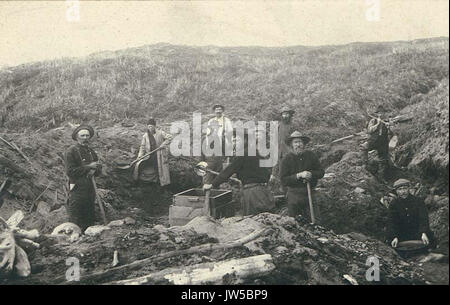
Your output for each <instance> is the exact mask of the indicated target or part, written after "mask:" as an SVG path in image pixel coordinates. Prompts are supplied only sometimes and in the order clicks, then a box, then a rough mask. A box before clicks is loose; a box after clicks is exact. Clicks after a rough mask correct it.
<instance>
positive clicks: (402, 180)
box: [394, 178, 411, 189]
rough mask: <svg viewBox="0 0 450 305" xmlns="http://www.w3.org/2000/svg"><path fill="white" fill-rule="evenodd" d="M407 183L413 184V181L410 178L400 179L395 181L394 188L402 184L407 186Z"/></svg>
mask: <svg viewBox="0 0 450 305" xmlns="http://www.w3.org/2000/svg"><path fill="white" fill-rule="evenodd" d="M405 185H411V181H409V180H408V179H403V178H401V179H398V180H397V181H395V182H394V189H398V188H399V187H401V186H405Z"/></svg>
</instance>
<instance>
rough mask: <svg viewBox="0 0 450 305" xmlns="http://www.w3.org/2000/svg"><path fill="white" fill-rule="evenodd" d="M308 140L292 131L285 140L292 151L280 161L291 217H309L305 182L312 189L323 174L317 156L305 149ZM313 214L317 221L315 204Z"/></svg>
mask: <svg viewBox="0 0 450 305" xmlns="http://www.w3.org/2000/svg"><path fill="white" fill-rule="evenodd" d="M309 141H310V138H308V137H306V136H302V134H301V133H300V132H298V131H294V132H293V133H292V134H291V135H290V137H289V139H288V141H287V144H288V145H290V146H291V147H292V152H290V153H288V154H287V155H286V156H285V157H284V158H283V160H282V162H281V167H280V177H281V183H282V184H283V186H284V187H287V195H286V196H287V204H288V215H289V216H292V217H295V216H297V215H299V214H301V215H302V216H303V217H309V215H310V214H311V212H310V210H309V202H308V190H307V182H309V183H310V185H311V188H312V189H314V187H315V186H316V185H317V181H318V180H319V179H320V178H322V177H323V176H324V174H325V172H324V170H323V169H322V167H321V165H320V161H319V158H318V157H317V156H316V155H315V154H314V153H313V152H311V151H309V150H305V146H306V144H308V142H309ZM312 195H313V194H312ZM314 214H315V215H316V218H317V222H319V220H320V213H319V209H318V207H317V205H316V206H315V207H314ZM307 215H308V216H307Z"/></svg>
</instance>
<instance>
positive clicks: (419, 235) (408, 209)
mask: <svg viewBox="0 0 450 305" xmlns="http://www.w3.org/2000/svg"><path fill="white" fill-rule="evenodd" d="M410 189H411V182H410V181H409V180H408V179H404V178H402V179H398V180H397V181H395V182H394V192H395V197H394V198H393V200H392V201H391V202H390V204H389V208H388V209H389V228H388V240H389V241H391V245H392V247H394V248H396V247H397V245H398V243H399V242H401V241H406V240H422V242H423V243H424V244H425V245H429V244H430V243H433V241H434V235H433V233H432V232H431V230H430V225H429V220H428V210H427V207H426V206H425V203H424V201H423V200H422V199H421V198H419V197H416V196H414V195H412V194H411V192H410Z"/></svg>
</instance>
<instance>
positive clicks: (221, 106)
mask: <svg viewBox="0 0 450 305" xmlns="http://www.w3.org/2000/svg"><path fill="white" fill-rule="evenodd" d="M218 107H220V108H222V109H223V110H225V107H224V106H223V105H222V104H215V105H214V106H213V107H212V109H213V110H216V108H218Z"/></svg>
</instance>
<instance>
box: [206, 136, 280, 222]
mask: <svg viewBox="0 0 450 305" xmlns="http://www.w3.org/2000/svg"><path fill="white" fill-rule="evenodd" d="M263 136H264V132H263V131H262V130H259V129H256V130H255V138H256V143H258V139H260V138H261V137H263ZM248 138H249V135H248V131H246V132H245V133H244V141H243V145H244V156H236V157H234V158H233V161H232V162H231V164H230V165H228V166H227V167H226V168H225V169H224V170H222V171H221V172H220V173H219V175H218V176H217V177H216V178H215V179H214V180H213V181H212V183H211V184H204V185H203V189H204V190H209V189H211V188H218V187H219V186H220V184H222V183H223V182H225V181H227V180H228V178H229V177H231V175H233V174H237V178H238V179H239V180H241V181H242V189H241V212H242V215H244V216H245V215H255V214H258V213H263V212H273V210H274V209H275V200H274V198H273V195H272V193H271V192H270V190H269V188H268V186H267V182H268V180H269V177H270V173H271V168H268V167H262V166H261V164H260V163H261V162H260V161H261V160H264V158H263V157H262V156H261V155H260V154H259V152H258V149H256V155H255V156H250V155H249V148H248V146H249V145H252V144H251V143H250V144H249V139H248ZM253 145H254V144H253ZM256 147H258V145H257V144H256Z"/></svg>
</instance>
